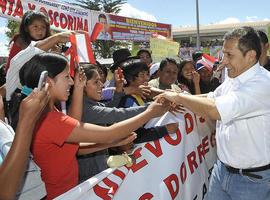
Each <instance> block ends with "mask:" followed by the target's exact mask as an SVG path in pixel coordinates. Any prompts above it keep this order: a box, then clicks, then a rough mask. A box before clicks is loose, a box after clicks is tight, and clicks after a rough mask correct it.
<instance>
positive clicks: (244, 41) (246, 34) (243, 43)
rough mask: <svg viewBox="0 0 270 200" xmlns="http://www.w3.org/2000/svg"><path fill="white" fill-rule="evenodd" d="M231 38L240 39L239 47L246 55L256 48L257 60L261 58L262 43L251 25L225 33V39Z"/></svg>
mask: <svg viewBox="0 0 270 200" xmlns="http://www.w3.org/2000/svg"><path fill="white" fill-rule="evenodd" d="M231 39H238V48H239V50H240V51H241V52H242V54H243V55H244V56H245V55H246V53H247V52H248V51H250V50H254V51H255V52H256V59H257V61H258V60H259V58H260V55H261V43H260V38H259V35H258V33H257V31H255V29H253V28H252V27H249V26H243V27H240V28H237V29H233V30H232V31H230V32H228V33H226V34H225V35H224V40H231Z"/></svg>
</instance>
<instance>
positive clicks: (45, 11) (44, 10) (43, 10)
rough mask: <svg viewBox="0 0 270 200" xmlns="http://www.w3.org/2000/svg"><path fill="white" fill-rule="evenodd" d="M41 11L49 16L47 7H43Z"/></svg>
mask: <svg viewBox="0 0 270 200" xmlns="http://www.w3.org/2000/svg"><path fill="white" fill-rule="evenodd" d="M39 11H40V12H43V13H46V14H47V10H46V8H45V7H41V8H40V9H39Z"/></svg>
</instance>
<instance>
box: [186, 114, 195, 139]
mask: <svg viewBox="0 0 270 200" xmlns="http://www.w3.org/2000/svg"><path fill="white" fill-rule="evenodd" d="M184 118H185V125H186V132H187V135H188V134H189V133H191V132H192V131H193V128H194V122H193V118H192V116H191V114H190V113H186V114H185V115H184ZM188 122H189V123H188Z"/></svg>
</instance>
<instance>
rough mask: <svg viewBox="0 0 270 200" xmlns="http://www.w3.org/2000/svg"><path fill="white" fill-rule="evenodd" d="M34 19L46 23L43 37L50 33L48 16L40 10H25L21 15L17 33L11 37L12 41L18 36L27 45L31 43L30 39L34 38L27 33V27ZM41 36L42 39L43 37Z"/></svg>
mask: <svg viewBox="0 0 270 200" xmlns="http://www.w3.org/2000/svg"><path fill="white" fill-rule="evenodd" d="M35 20H39V21H43V22H44V23H45V25H46V34H45V37H44V38H47V37H49V36H50V35H51V31H50V22H49V18H48V16H47V15H46V14H45V13H43V12H40V11H32V10H30V11H27V12H26V13H25V14H24V15H23V17H22V21H21V24H20V28H19V34H16V35H15V36H14V37H13V39H12V40H13V41H14V40H16V38H18V36H20V37H21V39H22V41H24V42H25V43H26V44H27V45H29V44H30V43H31V41H32V40H35V39H34V38H32V37H31V36H30V34H29V31H28V27H29V25H31V24H32V23H33V22H34V21H35ZM44 38H42V39H44Z"/></svg>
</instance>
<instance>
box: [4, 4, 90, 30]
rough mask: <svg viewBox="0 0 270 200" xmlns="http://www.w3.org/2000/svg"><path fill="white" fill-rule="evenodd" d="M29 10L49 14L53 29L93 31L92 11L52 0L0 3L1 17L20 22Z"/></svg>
mask: <svg viewBox="0 0 270 200" xmlns="http://www.w3.org/2000/svg"><path fill="white" fill-rule="evenodd" d="M28 10H38V11H42V12H45V13H47V14H48V16H49V20H50V25H51V28H52V29H56V30H84V31H87V32H89V31H90V30H92V27H91V23H90V18H91V12H90V10H86V9H83V8H80V7H76V6H71V5H68V4H63V3H59V2H58V1H52V0H27V1H25V0H4V1H0V12H1V16H3V17H7V18H11V19H14V20H20V19H21V17H22V16H23V14H24V13H25V12H27V11H28Z"/></svg>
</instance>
